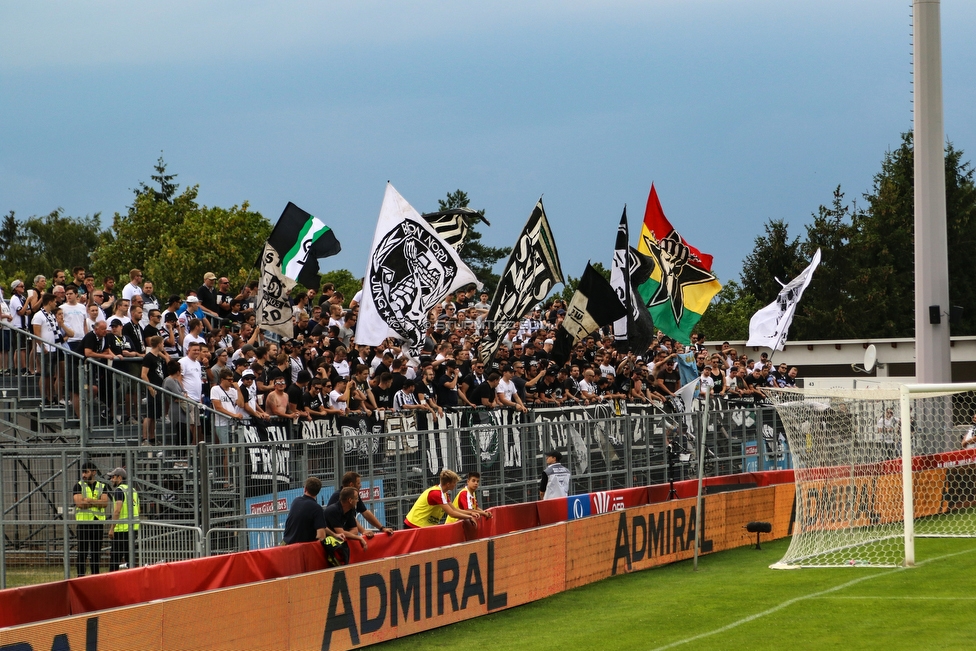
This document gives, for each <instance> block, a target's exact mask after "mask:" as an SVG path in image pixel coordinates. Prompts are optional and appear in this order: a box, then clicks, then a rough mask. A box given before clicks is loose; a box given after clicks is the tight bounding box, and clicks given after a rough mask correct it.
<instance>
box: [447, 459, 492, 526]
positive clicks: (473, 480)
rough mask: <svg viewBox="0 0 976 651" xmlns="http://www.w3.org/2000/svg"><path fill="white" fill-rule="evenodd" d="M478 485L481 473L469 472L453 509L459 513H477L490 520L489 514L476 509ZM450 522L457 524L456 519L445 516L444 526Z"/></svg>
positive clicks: (455, 499)
mask: <svg viewBox="0 0 976 651" xmlns="http://www.w3.org/2000/svg"><path fill="white" fill-rule="evenodd" d="M480 484H481V473H480V472H478V471H476V470H472V471H471V472H469V473H468V477H467V484H465V486H464V488H462V489H461V490H459V491H458V494H457V496H455V498H454V508H456V509H458V510H459V511H465V512H467V513H477V514H478V515H483V516H484V517H486V518H490V517H491V513H489V512H488V511H483V510H481V509H480V508H478V486H479V485H480ZM452 522H457V518H454V517H452V516H450V515H449V516H447V522H446V524H451V523H452Z"/></svg>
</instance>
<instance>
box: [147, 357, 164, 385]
mask: <svg viewBox="0 0 976 651" xmlns="http://www.w3.org/2000/svg"><path fill="white" fill-rule="evenodd" d="M142 367H143V368H147V369H149V373H148V376H149V383H150V384H152V385H153V386H157V387H161V386H163V380H164V379H166V363H165V362H164V361H163V359H162V358H161V357H156V356H155V355H154V354H153V353H152V351H150V352H148V353H146V356H145V357H143V358H142Z"/></svg>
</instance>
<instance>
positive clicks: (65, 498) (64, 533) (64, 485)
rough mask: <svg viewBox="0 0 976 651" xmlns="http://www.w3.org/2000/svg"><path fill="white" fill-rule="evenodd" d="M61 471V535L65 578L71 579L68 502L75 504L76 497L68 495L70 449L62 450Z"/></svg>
mask: <svg viewBox="0 0 976 651" xmlns="http://www.w3.org/2000/svg"><path fill="white" fill-rule="evenodd" d="M61 472H62V477H61V503H62V504H63V505H64V506H63V507H62V508H61V519H62V523H61V537H62V538H63V539H64V552H63V561H64V578H66V579H70V578H71V554H70V549H69V547H70V544H69V542H70V540H71V538H70V536H71V531H70V530H69V529H68V504H69V503H71V504H73V502H69V500H72V499H74V498H73V497H71V496H69V495H68V451H67V450H61Z"/></svg>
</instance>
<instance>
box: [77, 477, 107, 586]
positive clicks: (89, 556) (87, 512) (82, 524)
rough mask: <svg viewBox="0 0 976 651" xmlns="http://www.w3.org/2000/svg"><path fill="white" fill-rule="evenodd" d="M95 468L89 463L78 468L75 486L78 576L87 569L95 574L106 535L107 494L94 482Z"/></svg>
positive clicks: (103, 485) (102, 486)
mask: <svg viewBox="0 0 976 651" xmlns="http://www.w3.org/2000/svg"><path fill="white" fill-rule="evenodd" d="M97 477H98V468H97V467H96V466H95V464H94V463H92V462H91V461H86V462H85V463H83V464H82V466H81V481H79V482H78V483H77V484H75V487H74V496H73V497H74V503H75V521H76V522H77V523H78V528H77V532H76V533H77V535H78V576H85V569H86V566H89V567H90V570H91V571H90V573H91V574H98V571H99V567H98V566H99V556H100V555H101V552H102V539H103V538H104V536H105V530H104V526H105V525H104V521H105V507H106V506H107V505H108V492H107V490H106V486H105V483H104V482H100V481H98V479H97Z"/></svg>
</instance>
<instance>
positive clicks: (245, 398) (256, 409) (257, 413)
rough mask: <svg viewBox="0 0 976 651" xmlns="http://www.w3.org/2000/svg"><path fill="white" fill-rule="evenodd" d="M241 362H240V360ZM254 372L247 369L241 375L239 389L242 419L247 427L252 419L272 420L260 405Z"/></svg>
mask: <svg viewBox="0 0 976 651" xmlns="http://www.w3.org/2000/svg"><path fill="white" fill-rule="evenodd" d="M239 361H240V360H239ZM256 383H257V381H256V378H255V375H254V371H252V370H251V369H249V368H247V369H244V372H243V373H241V379H240V382H238V383H237V388H238V390H239V391H240V394H241V402H242V403H243V404H242V405H241V419H242V420H243V421H244V424H245V425H246V424H247V423H249V422H250V421H251V419H252V418H254V419H257V420H270V419H271V416H270V415H269V414H268V413H267V412H266V411H264V409H262V408H261V406H260V405H258V388H257V386H256Z"/></svg>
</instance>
